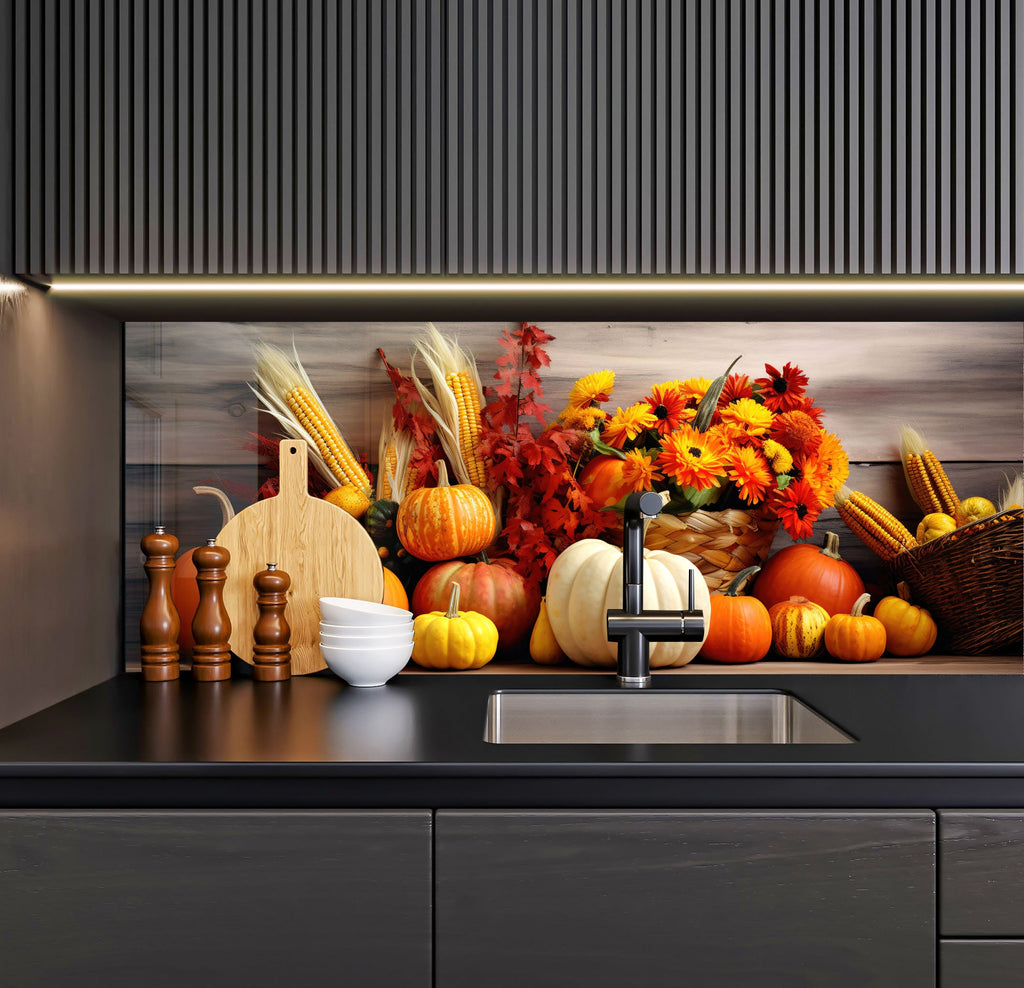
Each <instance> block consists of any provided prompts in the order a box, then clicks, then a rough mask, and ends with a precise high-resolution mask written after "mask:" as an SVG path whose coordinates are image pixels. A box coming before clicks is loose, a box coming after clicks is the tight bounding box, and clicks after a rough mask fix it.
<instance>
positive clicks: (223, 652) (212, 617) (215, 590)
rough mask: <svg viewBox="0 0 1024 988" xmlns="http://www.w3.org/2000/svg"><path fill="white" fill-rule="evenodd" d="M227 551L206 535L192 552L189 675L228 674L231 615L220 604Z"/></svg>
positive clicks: (220, 676)
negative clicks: (194, 586) (195, 598)
mask: <svg viewBox="0 0 1024 988" xmlns="http://www.w3.org/2000/svg"><path fill="white" fill-rule="evenodd" d="M230 561H231V553H230V552H228V550H227V549H225V548H224V547H223V546H219V545H217V542H216V540H215V539H208V540H207V542H206V545H203V546H200V547H199V548H198V549H196V550H195V551H194V552H193V553H192V562H193V563H195V567H196V582H197V583H198V585H199V604H198V606H197V607H196V615H195V617H194V618H193V619H192V640H193V641H194V642H195V644H194V645H193V646H192V678H193V679H198V680H200V681H201V682H215V681H217V680H221V679H230V678H231V646H230V645H229V644H228V642H229V641H230V639H231V619H230V618H229V617H228V612H227V608H226V607H225V606H224V598H223V595H222V594H223V590H224V581H225V580H226V579H227V565H228V563H229V562H230Z"/></svg>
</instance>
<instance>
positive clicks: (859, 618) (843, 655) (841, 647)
mask: <svg viewBox="0 0 1024 988" xmlns="http://www.w3.org/2000/svg"><path fill="white" fill-rule="evenodd" d="M869 600H871V595H870V594H866V593H864V594H861V595H860V596H859V597H858V598H857V602H856V603H855V604H854V605H853V610H852V611H850V613H849V614H833V615H832V617H830V618H829V620H828V624H826V625H825V648H826V649H827V650H828V654H829V655H832V656H834V657H835V658H837V659H842V660H843V661H844V662H874V661H876V660H877V659H880V658H881V657H882V653H883V652H884V651H885V625H884V624H882V622H881V621H879V620H878V618H874V617H871V616H870V615H869V614H865V613H864V605H865V604H866V603H867V602H868V601H869Z"/></svg>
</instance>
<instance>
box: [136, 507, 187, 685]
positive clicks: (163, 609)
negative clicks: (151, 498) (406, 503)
mask: <svg viewBox="0 0 1024 988" xmlns="http://www.w3.org/2000/svg"><path fill="white" fill-rule="evenodd" d="M141 548H142V552H143V554H144V555H145V557H146V562H145V569H146V576H147V577H149V597H148V598H147V599H146V606H145V607H143V609H142V617H141V619H140V621H139V640H140V641H141V643H142V648H141V652H142V678H143V679H145V680H147V681H149V682H166V681H167V680H168V679H177V678H178V672H179V667H178V632H179V631H180V630H181V619H180V618H179V617H178V611H177V609H176V608H175V606H174V601H173V600H171V578H172V577H173V576H174V554H175V553H176V552H177V551H178V540H177V539H176V538H175V537H174V536H173V535H168V534H167V533H166V532H165V531H164V528H163V526H162V525H158V526H157V527H156V529H155V530H154V531H153V532H151V533H150V534H149V535H145V536H143V539H142V542H141Z"/></svg>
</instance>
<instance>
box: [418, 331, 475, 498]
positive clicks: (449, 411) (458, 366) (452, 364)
mask: <svg viewBox="0 0 1024 988" xmlns="http://www.w3.org/2000/svg"><path fill="white" fill-rule="evenodd" d="M417 358H419V359H421V360H422V361H423V362H424V363H425V364H426V365H427V370H428V372H429V374H430V381H431V384H432V385H433V391H431V390H430V389H429V388H427V386H426V385H425V384H424V383H423V382H422V381H420V379H419V377H418V376H417V374H416V361H417ZM411 373H412V379H413V381H414V382H415V384H416V390H417V391H418V392H419V395H420V399H421V400H422V402H423V406H424V407H425V408H426V409H427V411H428V412H429V413H430V415H431V417H432V418H433V419H434V421H435V422H436V423H437V432H438V438H439V439H440V440H441V446H442V447H443V449H444V451H445V454H446V455H447V457H448V460H449V462H450V463H451V466H452V472H453V473H454V474H455V476H456V478H457V479H458V481H459V483H460V484H472V485H474V486H475V487H484V486H485V482H486V479H487V478H486V473H485V470H484V463H483V459H482V458H481V456H480V452H479V446H480V407H481V404H482V400H481V398H482V393H483V388H482V387H481V386H480V377H479V375H478V374H477V370H476V363H475V361H474V360H473V356H472V354H470V353H467V352H466V351H465V350H463V349H461V348H460V347H459V346H458V344H457V343H455V342H454V341H453V340H448V339H445V337H443V336H442V335H441V334H440V333H439V332H438V331H437V329H435V328H434V326H433V324H431V323H427V335H426V336H424V337H421V338H420V339H418V340H416V343H415V351H414V353H413V357H412V369H411Z"/></svg>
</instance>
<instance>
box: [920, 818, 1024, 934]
mask: <svg viewBox="0 0 1024 988" xmlns="http://www.w3.org/2000/svg"><path fill="white" fill-rule="evenodd" d="M939 883H940V887H939V916H940V917H941V918H940V921H939V922H940V927H941V930H940V932H941V933H942V935H943V936H946V937H969V936H982V937H1024V813H1021V812H1020V811H1019V810H1015V811H999V810H972V811H963V812H943V813H940V814H939Z"/></svg>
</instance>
